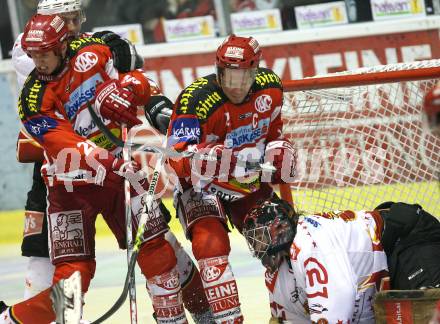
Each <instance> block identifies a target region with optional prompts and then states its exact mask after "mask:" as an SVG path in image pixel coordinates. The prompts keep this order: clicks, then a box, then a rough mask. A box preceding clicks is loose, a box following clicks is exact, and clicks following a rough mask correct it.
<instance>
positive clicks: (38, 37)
mask: <svg viewBox="0 0 440 324" xmlns="http://www.w3.org/2000/svg"><path fill="white" fill-rule="evenodd" d="M43 36H44V31H43V30H40V29H32V30H30V31H29V32H28V33H27V36H26V42H42V41H43Z"/></svg>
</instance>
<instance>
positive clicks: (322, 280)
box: [304, 258, 328, 298]
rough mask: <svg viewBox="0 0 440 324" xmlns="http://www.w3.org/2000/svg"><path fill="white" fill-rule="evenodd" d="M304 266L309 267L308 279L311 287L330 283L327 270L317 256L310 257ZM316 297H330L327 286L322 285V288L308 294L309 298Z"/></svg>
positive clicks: (307, 271)
mask: <svg viewBox="0 0 440 324" xmlns="http://www.w3.org/2000/svg"><path fill="white" fill-rule="evenodd" d="M304 268H306V269H307V270H306V279H307V282H308V286H309V287H310V288H313V287H314V286H315V285H326V284H327V283H328V274H327V270H326V269H325V267H324V266H323V265H322V264H321V263H320V262H319V261H318V260H316V259H315V258H308V259H307V260H306V261H304ZM314 297H323V298H328V293H327V287H322V290H317V291H316V292H313V293H308V294H307V298H314Z"/></svg>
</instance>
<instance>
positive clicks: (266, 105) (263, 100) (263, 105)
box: [255, 95, 272, 113]
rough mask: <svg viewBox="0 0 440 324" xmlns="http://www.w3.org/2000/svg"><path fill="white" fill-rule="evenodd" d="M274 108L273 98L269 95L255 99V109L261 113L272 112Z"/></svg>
mask: <svg viewBox="0 0 440 324" xmlns="http://www.w3.org/2000/svg"><path fill="white" fill-rule="evenodd" d="M271 106H272V97H271V96H269V95H261V96H259V97H257V99H255V109H256V110H257V111H258V112H259V113H264V112H266V111H269V110H270V107H271Z"/></svg>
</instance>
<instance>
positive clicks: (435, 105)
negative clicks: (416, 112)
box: [424, 84, 440, 136]
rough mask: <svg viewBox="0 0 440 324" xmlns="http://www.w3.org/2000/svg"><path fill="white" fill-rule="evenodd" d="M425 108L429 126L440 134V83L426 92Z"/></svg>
mask: <svg viewBox="0 0 440 324" xmlns="http://www.w3.org/2000/svg"><path fill="white" fill-rule="evenodd" d="M424 109H425V113H426V117H427V119H428V124H429V128H430V129H431V130H432V131H433V132H434V133H436V134H437V135H439V136H440V84H438V85H437V86H436V87H435V88H434V89H432V90H431V91H429V92H428V93H427V94H426V97H425V104H424Z"/></svg>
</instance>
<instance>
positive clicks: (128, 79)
mask: <svg viewBox="0 0 440 324" xmlns="http://www.w3.org/2000/svg"><path fill="white" fill-rule="evenodd" d="M67 36H68V31H67V27H66V25H65V23H64V21H63V19H62V18H61V17H59V16H53V15H36V16H34V17H32V18H31V19H30V21H29V22H28V24H27V25H26V27H25V32H24V35H23V38H22V47H23V49H24V50H25V52H26V53H27V54H29V55H30V56H31V57H32V59H33V61H34V63H35V65H36V69H35V70H34V71H33V72H32V73H31V74H30V75H29V77H28V78H27V79H26V81H25V84H24V87H23V90H22V92H21V94H20V98H19V105H18V109H19V116H20V118H21V120H22V123H23V125H24V127H25V128H26V130H27V131H28V133H30V134H31V135H32V136H33V138H34V139H35V140H37V141H38V143H39V144H40V145H41V146H42V147H43V149H44V153H45V158H46V161H45V162H46V163H45V165H44V166H43V168H42V174H43V178H44V180H45V183H46V186H47V190H48V193H47V201H48V207H47V213H48V228H49V241H50V244H51V248H50V251H51V260H52V263H53V264H54V265H55V273H54V280H53V281H54V283H56V282H58V281H59V280H61V279H64V278H67V277H69V276H70V275H71V274H72V273H73V272H74V271H79V272H80V273H81V281H82V290H83V292H86V291H87V289H88V287H89V283H90V280H91V279H92V278H93V275H94V271H95V255H94V234H95V233H94V221H95V219H96V216H97V214H98V213H102V214H107V215H108V216H107V218H106V220H107V223H108V224H109V226H110V227H111V229H112V231H113V233H114V234H115V235H116V237H117V239H118V243H119V245H120V247H122V248H123V247H125V221H124V208H125V206H124V197H123V190H121V188H122V184H123V180H124V178H123V176H124V177H126V178H128V179H130V180H131V184H132V187H133V190H132V211H133V214H134V215H133V216H134V217H133V223H134V228H136V226H137V220H138V218H139V216H140V215H139V213H140V212H139V211H141V210H142V205H143V203H144V202H143V200H142V196H141V195H140V193H142V189H143V187H142V185H144V186H146V185H148V184H147V183H146V181H145V177H144V176H143V175H142V174H140V173H139V172H135V170H136V168H137V166H136V163H135V162H133V161H132V162H128V163H124V162H123V161H122V160H120V159H119V158H118V156H119V155H120V154H119V152H118V151H120V148H117V147H115V146H114V145H113V144H112V143H109V141H108V140H107V138H105V137H104V136H103V134H101V133H100V131H99V130H97V128H96V125H95V124H94V122H93V121H92V120H91V116H90V114H89V112H88V111H87V108H86V102H87V101H90V102H91V103H92V104H94V106H95V109H96V110H97V113H98V114H99V115H100V116H102V118H103V121H104V123H105V124H106V126H107V127H108V128H109V129H110V130H111V131H112V132H114V133H115V134H117V135H120V126H119V124H117V123H116V122H113V121H112V118H113V119H117V120H118V121H119V122H120V123H126V124H127V125H128V126H129V127H131V126H133V125H135V124H138V123H139V120H138V119H137V118H136V117H134V114H133V111H135V110H136V109H137V106H139V105H145V104H146V102H147V101H148V100H149V93H150V85H149V84H148V81H147V80H146V78H145V77H144V76H143V74H142V73H141V72H139V71H133V72H129V73H125V74H124V73H119V72H118V71H117V70H116V69H115V68H114V66H113V63H112V60H111V58H112V54H111V51H110V49H109V48H108V47H107V46H105V45H104V42H103V41H102V40H101V39H99V38H93V37H92V38H84V39H79V40H72V41H69V40H68V38H67ZM95 99H96V100H95ZM129 111H130V112H129ZM79 134H81V136H80V135H79ZM136 180H137V181H136ZM167 229H168V226H167V224H166V221H165V218H164V216H163V214H162V211H161V209H160V204H159V202H158V201H155V202H154V206H153V208H152V209H151V210H149V221H148V223H147V229H146V232H145V236H144V239H145V241H144V243H143V245H142V246H141V248H140V253H139V257H138V264H139V266H140V268H141V270H142V273H143V274H144V275H145V277H146V278H147V281H148V287H149V289H150V290H149V293H150V295H151V297H152V298H151V299H152V301H153V308H154V310H155V314H156V317H157V321H158V322H159V323H162V322H169V321H174V322H176V323H185V322H186V317H185V313H184V310H183V304H182V298H181V294H182V292H181V289H180V282H179V280H178V274H177V270H176V257H175V253H174V250H173V248H172V247H171V245H170V244H169V243H168V241H166V240H165V238H164V234H165V232H166V231H167ZM50 304H51V303H50V299H49V298H48V296H47V294H46V293H45V291H43V292H42V293H40V294H38V295H36V296H34V297H32V298H30V299H29V300H27V301H26V302H23V303H19V304H16V305H14V306H12V307H11V308H9V310H8V314H9V315H10V316H12V317H13V318H14V319H13V320H15V321H19V322H25V323H28V322H32V323H48V322H50V321H52V320H54V319H55V314H54V312H53V310H52V309H51V307H50ZM36 314H38V315H36ZM11 321H12V320H11Z"/></svg>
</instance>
